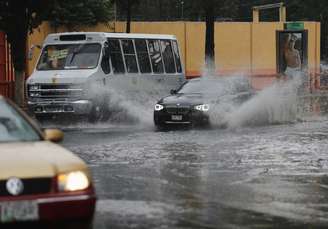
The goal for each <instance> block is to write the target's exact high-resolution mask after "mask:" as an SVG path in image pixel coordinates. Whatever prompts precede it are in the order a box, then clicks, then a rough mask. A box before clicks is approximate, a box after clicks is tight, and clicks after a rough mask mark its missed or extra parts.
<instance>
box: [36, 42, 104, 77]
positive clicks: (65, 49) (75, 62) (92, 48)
mask: <svg viewBox="0 0 328 229" xmlns="http://www.w3.org/2000/svg"><path fill="white" fill-rule="evenodd" d="M100 51H101V45H100V44H61V45H47V46H46V47H45V48H44V49H43V50H42V54H41V57H40V60H39V63H38V65H37V70H39V71H42V70H43V71H44V70H64V69H92V68H95V67H96V66H97V65H98V60H99V56H100Z"/></svg>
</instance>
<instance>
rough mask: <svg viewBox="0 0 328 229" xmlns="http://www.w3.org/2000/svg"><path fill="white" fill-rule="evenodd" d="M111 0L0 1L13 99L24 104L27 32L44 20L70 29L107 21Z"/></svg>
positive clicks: (1, 24)
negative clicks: (8, 47) (13, 83)
mask: <svg viewBox="0 0 328 229" xmlns="http://www.w3.org/2000/svg"><path fill="white" fill-rule="evenodd" d="M109 9H110V0H83V1H81V0H78V1H77V0H71V1H60V0H24V1H21V0H0V30H2V31H4V32H5V33H6V34H7V38H8V41H9V42H10V44H11V46H10V47H11V54H12V59H13V64H14V68H15V90H16V91H15V97H16V98H15V101H16V103H17V104H19V105H21V106H22V105H23V99H24V82H25V81H24V80H25V68H26V62H25V61H26V43H27V35H28V33H29V32H32V30H33V28H36V27H37V26H38V25H40V24H41V22H42V21H44V20H50V21H51V23H52V24H53V25H55V26H60V25H65V26H67V27H69V28H71V29H73V28H76V26H79V25H95V24H96V23H97V22H108V20H109V17H110V15H111V13H110V12H109Z"/></svg>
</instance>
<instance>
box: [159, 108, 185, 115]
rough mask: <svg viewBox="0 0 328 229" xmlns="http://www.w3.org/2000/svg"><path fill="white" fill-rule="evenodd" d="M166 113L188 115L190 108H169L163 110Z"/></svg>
mask: <svg viewBox="0 0 328 229" xmlns="http://www.w3.org/2000/svg"><path fill="white" fill-rule="evenodd" d="M165 110H166V112H167V113H169V114H182V115H185V114H188V113H189V112H190V107H182V106H169V107H166V108H165Z"/></svg>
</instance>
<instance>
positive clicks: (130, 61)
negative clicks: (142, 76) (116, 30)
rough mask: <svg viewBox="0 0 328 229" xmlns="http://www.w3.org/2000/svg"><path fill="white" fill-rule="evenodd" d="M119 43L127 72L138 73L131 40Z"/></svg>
mask: <svg viewBox="0 0 328 229" xmlns="http://www.w3.org/2000/svg"><path fill="white" fill-rule="evenodd" d="M121 42H122V48H123V53H124V59H125V64H126V70H127V72H128V73H138V72H139V71H138V65H137V59H136V54H135V51H134V46H133V42H132V40H121Z"/></svg>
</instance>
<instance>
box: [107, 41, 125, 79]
mask: <svg viewBox="0 0 328 229" xmlns="http://www.w3.org/2000/svg"><path fill="white" fill-rule="evenodd" d="M108 42H109V53H110V59H111V62H112V67H113V72H114V74H119V73H125V68H124V62H123V56H122V51H121V46H120V41H119V40H117V39H109V40H108Z"/></svg>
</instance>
